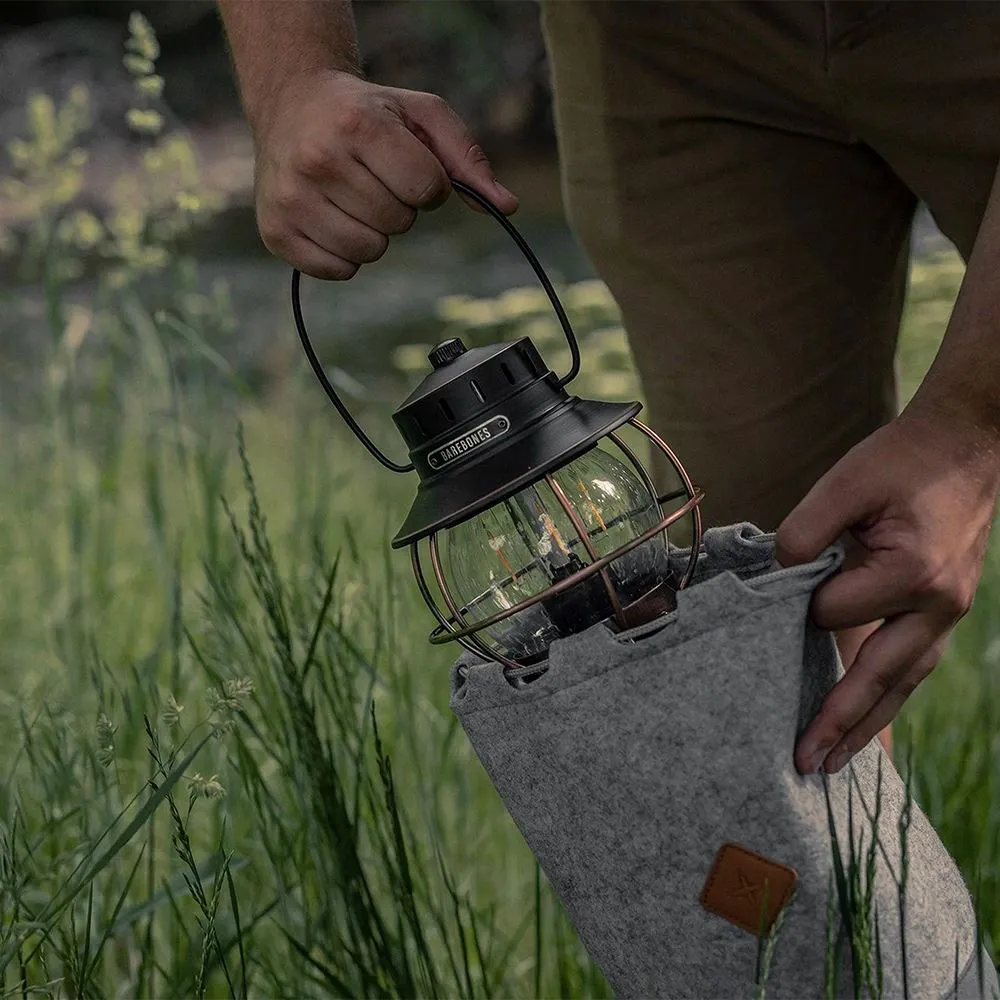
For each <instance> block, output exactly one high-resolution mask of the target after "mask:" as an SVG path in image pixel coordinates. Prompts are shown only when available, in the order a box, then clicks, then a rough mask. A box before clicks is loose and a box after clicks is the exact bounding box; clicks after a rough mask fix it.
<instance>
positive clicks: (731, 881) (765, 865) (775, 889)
mask: <svg viewBox="0 0 1000 1000" xmlns="http://www.w3.org/2000/svg"><path fill="white" fill-rule="evenodd" d="M797 878H798V875H797V874H796V872H795V869H794V868H789V867H788V865H782V864H779V863H778V862H777V861H770V860H768V859H767V858H765V857H762V856H761V855H760V854H756V853H754V852H753V851H748V850H747V849H746V848H745V847H741V846H740V845H739V844H733V843H727V844H723V845H722V847H720V848H719V853H718V854H717V855H716V856H715V863H714V864H713V865H712V870H711V871H710V872H709V873H708V878H707V879H706V881H705V887H704V888H703V889H702V890H701V905H702V906H704V907H705V909H706V910H708V911H709V912H710V913H715V914H716V915H718V916H720V917H722V918H723V919H724V920H728V921H729V922H730V923H732V924H735V925H736V926H737V927H741V928H742V929H743V930H745V931H748V932H749V933H751V934H753V935H754V936H755V937H756V936H757V935H758V934H759V933H760V932H761V931H762V930H763V933H764V934H767V933H768V932H769V931H770V930H771V927H772V925H773V924H774V921H775V919H776V918H777V916H778V914H779V913H780V912H781V908H782V907H783V906H784V905H785V903H786V902H787V901H788V897H789V895H790V894H791V891H792V889H793V888H794V887H795V882H796V879H797ZM765 889H766V904H765Z"/></svg>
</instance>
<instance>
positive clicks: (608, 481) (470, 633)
mask: <svg viewBox="0 0 1000 1000" xmlns="http://www.w3.org/2000/svg"><path fill="white" fill-rule="evenodd" d="M452 186H453V187H454V188H455V190H457V191H459V192H461V193H462V194H463V195H465V196H466V197H467V198H470V199H472V200H473V201H475V202H476V203H477V204H479V205H480V206H481V207H482V208H483V209H484V210H485V211H486V212H488V213H489V214H490V215H492V216H493V217H494V218H495V219H496V220H497V222H499V223H500V225H501V226H503V227H504V229H505V230H506V231H507V233H508V234H509V235H510V236H511V237H512V239H513V240H514V242H515V243H516V244H517V246H518V248H519V249H520V250H521V252H522V253H523V254H524V256H525V257H526V258H527V260H528V262H529V264H530V265H531V267H532V269H533V270H534V272H535V274H536V276H537V277H538V279H539V281H540V282H541V285H542V287H543V288H544V290H545V292H546V294H547V295H548V297H549V300H550V302H551V303H552V306H553V309H554V310H555V313H556V316H557V317H558V319H559V322H560V325H561V326H562V329H563V332H564V333H565V336H566V340H567V343H568V344H569V348H570V354H571V359H572V360H571V367H570V370H569V372H568V373H567V374H566V375H563V376H562V377H559V376H557V375H555V374H554V373H553V372H552V371H550V370H549V368H548V366H547V365H546V364H545V362H544V361H543V359H542V357H541V355H540V354H539V352H538V351H537V349H536V348H535V346H534V344H533V343H532V342H531V340H530V339H529V338H528V337H522V338H521V339H520V340H516V341H512V342H505V343H499V344H491V345H489V346H487V347H472V348H467V347H466V345H465V344H464V343H462V341H461V340H458V339H451V340H446V341H444V342H443V343H441V344H439V345H438V346H437V347H435V348H434V349H433V350H432V351H431V352H430V354H429V355H428V361H429V362H430V367H431V371H430V372H429V374H428V375H427V376H426V377H425V378H424V380H423V381H422V382H421V383H420V385H419V386H417V388H416V389H415V390H414V391H413V392H412V393H411V394H410V395H409V397H407V399H406V400H405V401H404V402H403V403H402V404H401V405H400V406H399V408H398V409H397V410H396V411H395V413H394V414H393V421H394V423H395V425H396V427H397V429H398V430H399V432H400V434H401V435H402V437H403V440H404V441H405V442H406V445H407V448H408V450H409V457H410V461H409V463H408V464H407V465H400V464H398V463H396V462H393V461H392V460H390V459H389V458H387V457H386V456H385V455H384V454H383V453H382V452H381V451H380V450H379V449H378V448H377V447H376V445H375V444H374V442H372V441H371V440H370V438H369V437H368V436H367V435H366V434H365V432H364V431H363V430H362V429H361V427H360V426H359V425H358V423H357V421H356V420H355V419H354V417H353V416H352V415H351V413H350V412H349V411H348V410H347V408H346V407H345V405H344V403H343V401H342V400H341V399H340V397H339V396H338V395H337V392H336V390H335V389H334V387H333V385H332V384H331V383H330V380H329V379H328V378H327V376H326V373H325V372H324V370H323V366H322V365H321V364H320V361H319V359H318V358H317V356H316V353H315V351H314V350H313V347H312V344H311V342H310V340H309V336H308V334H307V332H306V329H305V324H304V321H303V317H302V310H301V304H300V301H299V281H300V274H299V272H298V271H294V272H293V274H292V311H293V315H294V318H295V325H296V328H297V330H298V333H299V337H300V339H301V341H302V346H303V349H304V350H305V353H306V356H307V357H308V359H309V362H310V364H311V366H312V368H313V371H314V372H315V374H316V377H317V378H318V379H319V381H320V383H321V385H322V386H323V388H324V390H325V391H326V393H327V395H328V396H329V397H330V400H331V401H332V403H333V404H334V406H335V407H336V409H337V410H338V412H339V413H340V415H341V416H342V417H343V419H344V420H345V422H346V423H347V425H348V427H350V429H351V431H352V432H353V433H354V434H355V436H356V437H357V438H358V439H359V440H360V441H361V443H362V444H363V445H364V446H365V447H366V448H367V449H368V451H369V452H370V453H371V454H372V455H373V456H374V457H375V458H376V459H377V460H378V461H379V462H381V463H382V465H384V466H385V467H386V468H388V469H390V470H391V471H393V472H399V473H406V472H411V471H414V470H415V471H416V473H417V476H418V480H419V482H418V485H417V493H416V497H415V499H414V501H413V505H412V507H411V508H410V511H409V513H408V514H407V516H406V519H405V520H404V522H403V524H402V526H401V527H400V529H399V531H398V532H397V534H396V536H395V538H394V539H393V541H392V547H393V548H402V547H405V546H408V547H409V549H410V557H411V561H412V565H413V571H414V575H415V577H416V581H417V586H418V587H419V588H420V592H421V594H422V596H423V598H424V600H425V601H426V603H427V605H428V607H429V608H430V610H431V613H432V614H433V615H434V617H435V619H436V620H437V626H436V627H435V628H434V630H433V631H432V632H431V634H430V637H429V638H430V641H431V642H432V643H435V644H439V643H443V642H451V641H457V642H458V643H460V644H461V645H462V646H464V647H465V648H466V649H469V650H471V651H472V652H474V653H476V654H478V655H480V656H483V657H486V658H487V659H490V660H496V661H499V662H500V663H502V664H503V665H504V667H505V668H508V669H516V668H529V667H530V666H531V665H533V664H537V663H539V662H540V661H542V660H544V659H545V657H546V656H547V654H548V649H549V646H550V644H551V643H552V641H553V640H555V639H557V638H559V637H561V636H566V635H569V634H572V633H575V632H579V631H581V630H583V629H586V628H589V627H591V626H593V625H596V624H597V623H599V622H605V623H606V624H607V625H608V627H610V628H612V629H615V630H618V631H620V630H624V629H628V628H631V627H634V626H636V625H640V624H645V623H647V622H649V621H650V620H652V619H653V618H655V617H656V616H658V615H661V614H663V613H665V612H667V611H670V610H672V609H673V608H674V607H675V606H676V598H675V592H676V591H677V590H678V589H680V588H682V587H684V586H685V585H686V584H687V583H688V582H689V581H690V580H691V577H692V575H693V572H694V567H695V563H696V560H697V556H698V551H699V547H700V541H701V530H702V529H701V515H700V511H699V508H698V504H699V503H700V501H701V499H702V496H703V492H702V491H701V490H700V489H697V488H696V487H695V486H693V485H692V483H691V480H690V478H689V477H688V474H687V472H686V471H685V470H684V467H683V466H682V465H681V463H680V461H679V460H678V458H677V456H676V455H675V454H674V453H673V451H671V449H670V447H669V446H668V445H667V443H666V442H665V441H663V440H662V439H661V438H660V437H659V436H658V435H657V434H656V433H655V432H654V431H652V430H651V429H650V428H649V427H647V426H646V425H645V424H643V423H642V422H641V421H639V420H638V419H637V414H638V413H639V410H640V409H641V404H640V403H638V402H625V403H613V402H605V401H599V400H593V399H582V398H580V397H578V396H572V395H570V394H569V393H568V392H567V391H566V386H567V385H568V384H569V383H570V382H571V381H572V380H573V379H574V378H575V377H576V376H577V375H578V374H579V371H580V351H579V346H578V344H577V341H576V336H575V335H574V333H573V329H572V326H571V325H570V322H569V318H568V317H567V315H566V312H565V310H564V309H563V307H562V304H561V302H560V301H559V298H558V296H557V295H556V292H555V289H554V288H553V286H552V283H551V282H550V281H549V279H548V276H547V275H546V274H545V271H544V270H543V268H542V266H541V264H540V263H539V262H538V259H537V258H536V257H535V255H534V253H533V252H532V250H531V248H530V247H529V246H528V245H527V243H526V242H525V240H524V238H523V237H522V236H521V234H520V233H519V232H518V231H517V229H516V228H515V227H514V226H513V224H512V223H511V222H510V221H509V220H508V219H507V218H506V217H505V216H504V215H503V214H502V213H500V212H499V211H498V210H497V209H495V208H494V207H493V206H492V205H491V204H490V203H489V202H488V201H487V200H486V199H485V198H483V197H481V196H480V195H479V194H477V193H476V192H475V191H474V190H472V189H471V188H469V187H467V186H466V185H464V184H461V183H459V182H458V181H452ZM626 425H629V426H631V427H634V428H636V429H637V430H638V431H640V432H641V433H642V434H643V435H644V436H645V437H646V438H647V439H648V441H649V442H650V444H651V445H652V446H653V447H654V448H655V449H657V450H659V451H660V452H661V453H662V454H663V455H664V456H665V457H666V459H667V461H668V462H669V463H670V465H671V466H672V467H673V469H674V470H675V471H676V473H677V476H678V477H679V481H680V483H681V484H682V485H681V486H680V488H678V489H676V490H674V491H672V492H669V493H667V494H664V495H657V491H656V489H655V488H654V486H653V483H652V480H651V479H650V476H649V474H648V473H647V472H646V470H645V468H644V467H643V465H642V463H641V462H640V460H639V459H638V457H637V456H636V454H635V452H634V451H633V449H632V448H631V447H630V446H629V444H628V443H627V442H626V441H625V440H624V439H623V437H622V436H621V430H622V429H623V428H624V427H625V426H626ZM687 516H690V519H691V525H692V527H691V537H690V538H689V539H688V541H689V542H690V552H689V556H688V559H687V562H686V564H685V567H684V569H683V572H680V571H679V570H678V569H676V568H675V564H674V561H673V560H672V559H671V558H670V553H671V549H670V544H671V543H670V541H669V538H668V529H669V528H670V527H671V526H672V525H674V524H676V523H677V522H678V521H680V519H681V518H684V517H687ZM421 549H424V551H425V554H422V552H421ZM427 563H429V565H430V571H431V575H432V576H433V580H434V585H435V587H436V589H437V590H438V592H439V594H440V603H439V601H438V600H436V599H435V598H434V596H433V594H432V588H431V585H430V583H429V582H428V579H427V572H426V569H425V566H426V565H427ZM442 605H443V606H442ZM525 672H526V671H525V669H519V670H518V675H523V674H524V673H525Z"/></svg>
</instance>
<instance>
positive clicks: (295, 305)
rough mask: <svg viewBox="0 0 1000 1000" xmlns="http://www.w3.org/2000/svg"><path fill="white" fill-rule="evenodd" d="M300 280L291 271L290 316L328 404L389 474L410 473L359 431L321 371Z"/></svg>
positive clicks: (299, 277)
mask: <svg viewBox="0 0 1000 1000" xmlns="http://www.w3.org/2000/svg"><path fill="white" fill-rule="evenodd" d="M301 278H302V273H301V272H300V271H298V270H293V271H292V315H293V316H294V317H295V329H296V330H298V332H299V340H301V341H302V349H303V350H304V351H305V352H306V357H307V358H308V359H309V364H310V365H312V370H313V372H314V373H315V375H316V378H318V379H319V384H320V385H321V386H323V390H324V391H325V392H326V394H327V396H329V397H330V402H331V403H333V405H334V406H335V407H336V408H337V412H338V413H339V414H340V415H341V417H343V418H344V423H345V424H347V426H348V427H350V429H351V430H352V431H353V432H354V436H355V437H356V438H357V439H358V440H359V441H360V442H361V443H362V444H363V445H364V446H365V447H366V448H367V449H368V450H369V451H370V452H371V453H372V455H373V456H374V457H375V458H376V459H378V461H379V462H381V463H382V464H383V465H384V466H385V467H386V468H387V469H388V470H389V471H390V472H412V471H413V463H412V462H409V463H407V464H406V465H400V464H399V463H398V462H394V461H393V460H392V459H391V458H388V457H387V456H385V455H383V454H382V452H381V451H379V449H378V445H376V444H375V442H374V441H372V439H371V438H370V437H369V436H368V435H367V434H366V433H365V432H364V431H363V430H362V429H361V425H360V424H359V423H358V422H357V420H355V419H354V417H353V416H352V415H351V411H350V410H349V409H348V408H347V407H346V406H345V405H344V402H343V400H342V399H341V398H340V396H338V395H337V390H336V389H334V387H333V383H332V382H331V381H330V379H329V378H327V375H326V372H325V371H324V370H323V365H322V364H321V363H320V360H319V358H317V357H316V352H315V351H314V350H313V345H312V342H311V341H310V340H309V334H308V333H306V324H305V320H303V318H302V303H301V302H300V301H299V281H300V280H301Z"/></svg>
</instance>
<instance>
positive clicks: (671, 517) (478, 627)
mask: <svg viewBox="0 0 1000 1000" xmlns="http://www.w3.org/2000/svg"><path fill="white" fill-rule="evenodd" d="M628 423H629V424H630V425H631V426H632V427H634V428H636V430H638V431H641V432H642V433H643V434H644V435H645V436H646V437H647V438H648V439H649V441H650V442H652V444H653V445H654V446H655V447H657V448H658V449H659V450H660V452H661V453H662V454H663V455H665V456H666V458H667V460H668V461H669V462H670V464H671V465H672V466H673V467H674V469H675V470H676V472H677V474H678V476H679V477H680V480H681V482H682V483H683V486H682V487H681V488H679V489H677V490H674V491H673V492H671V493H667V494H664V495H662V496H661V495H657V492H656V488H655V487H654V486H653V482H652V480H651V479H650V477H649V473H648V472H647V471H646V469H645V467H644V466H643V465H642V463H641V462H640V461H639V459H638V458H637V457H636V455H635V452H633V451H632V449H631V448H630V447H629V446H628V445H627V444H626V443H625V442H624V441H623V440H622V439H621V436H620V435H619V434H617V433H616V432H614V431H612V432H611V433H610V434H608V435H607V437H608V439H609V440H610V441H612V442H613V443H614V444H615V445H616V446H617V447H618V449H619V450H620V451H621V452H622V454H624V455H625V457H626V459H627V460H628V462H629V464H630V465H631V466H632V468H633V469H634V470H635V471H636V472H637V473H638V475H639V478H640V479H641V480H642V482H643V483H644V484H645V486H646V488H647V489H648V490H649V492H650V495H651V496H653V497H655V498H656V502H657V504H658V505H659V507H660V513H661V514H663V504H664V503H666V502H667V501H669V500H676V499H679V498H680V497H685V498H686V499H685V502H684V503H683V504H682V505H681V506H680V507H678V508H677V509H676V510H673V511H670V512H669V513H667V514H663V516H662V517H661V519H660V521H659V522H658V523H657V524H655V525H654V526H653V527H652V528H649V529H647V530H646V531H644V532H643V533H642V534H640V535H637V536H636V537H635V538H633V539H630V540H629V541H628V542H626V543H625V544H624V545H620V546H619V547H618V548H617V549H615V550H614V551H613V552H609V553H608V554H607V555H604V556H600V557H598V555H597V550H596V549H595V548H594V545H593V542H592V540H591V532H589V531H588V529H587V528H586V526H585V525H584V523H583V521H582V520H581V519H580V517H579V514H577V512H576V510H575V509H574V508H573V505H572V503H571V502H570V500H569V498H568V497H567V496H566V494H565V493H564V492H563V489H562V487H561V486H560V485H559V484H558V483H557V482H556V480H555V479H554V478H553V476H552V473H551V472H549V473H546V475H545V476H544V478H543V480H542V481H543V482H545V483H547V484H548V485H549V487H550V488H551V490H552V492H553V493H554V494H555V497H556V500H557V501H558V502H559V504H560V506H561V507H562V509H563V510H564V511H565V513H566V516H567V517H568V518H569V520H570V522H571V523H572V525H573V527H574V529H575V530H576V533H577V538H578V541H579V543H580V545H581V546H582V547H583V550H584V551H585V552H586V553H587V554H588V555H589V556H590V562H589V563H588V564H587V565H586V566H584V568H583V569H581V570H578V571H577V572H576V573H573V574H572V575H571V576H568V577H566V578H565V579H564V580H560V581H559V582H557V583H554V584H552V586H550V587H547V588H546V589H545V590H542V591H540V592H539V593H537V594H535V595H534V596H533V597H528V598H525V600H523V601H520V602H519V603H517V604H514V605H513V606H511V607H510V608H505V609H504V610H502V611H498V612H496V613H495V614H492V615H489V616H488V617H486V618H484V619H483V620H482V621H479V622H475V623H473V624H469V622H467V621H466V619H465V614H467V613H468V610H469V607H470V605H472V604H475V603H476V602H478V601H479V600H481V599H483V598H484V597H485V594H484V595H480V596H479V597H476V598H474V599H473V600H472V601H471V602H469V603H468V604H467V605H466V606H465V607H464V608H460V607H459V606H458V603H457V602H456V600H455V598H454V595H453V594H452V593H451V590H450V588H449V587H448V583H447V581H446V580H445V576H444V569H443V567H442V565H441V557H440V552H439V549H438V544H437V532H434V533H432V534H431V535H430V536H428V538H427V546H428V550H429V553H430V562H431V567H432V570H433V573H434V579H435V581H436V583H437V586H438V589H439V590H440V592H441V596H442V598H443V599H444V603H445V605H446V607H447V610H448V614H445V612H443V611H442V610H441V608H439V607H438V605H437V602H436V601H435V600H434V597H433V595H432V594H431V590H430V587H429V586H428V584H427V580H426V578H425V576H424V571H423V566H422V564H421V561H420V551H419V545H420V541H416V542H413V543H412V544H411V545H410V556H411V560H412V563H413V574H414V576H415V577H416V580H417V586H418V587H419V588H420V593H421V595H422V597H423V599H424V601H425V602H426V604H427V606H428V607H429V608H430V610H431V613H432V614H433V615H434V617H435V619H436V620H437V622H438V624H437V626H436V627H435V628H434V629H432V631H431V633H430V636H429V638H430V641H431V643H433V644H434V645H442V644H444V643H448V642H458V643H459V644H460V645H461V646H463V647H464V648H465V649H467V650H469V652H472V653H475V654H476V655H477V656H480V657H484V658H485V659H487V660H492V661H496V662H498V663H500V664H502V665H503V667H504V668H505V669H506V670H518V671H519V672H520V671H521V670H522V669H523V668H524V664H520V663H518V662H516V661H515V660H511V659H509V658H508V657H506V656H504V655H503V654H502V653H500V651H499V650H497V649H496V648H494V647H492V646H491V645H490V644H489V643H488V642H487V641H486V640H485V639H484V638H483V637H482V636H480V635H479V633H480V632H481V631H482V630H483V629H485V628H489V627H490V626H492V625H495V624H497V623H498V622H501V621H504V620H505V619H507V618H510V617H512V616H513V615H516V614H518V613H519V612H521V611H524V610H525V609H527V608H530V607H532V606H533V605H535V604H538V603H539V602H540V601H543V600H547V599H548V598H550V597H555V596H556V595H557V594H560V593H562V592H563V591H566V590H569V589H570V588H571V587H574V586H576V585H577V584H578V583H580V582H581V581H582V580H585V579H586V578H587V577H590V576H592V575H593V574H594V573H599V574H600V576H601V580H602V582H603V583H604V587H605V589H606V591H607V594H608V599H609V601H610V603H611V607H612V608H613V609H614V614H613V616H612V617H613V618H614V619H615V624H616V626H617V627H618V628H619V629H626V628H632V627H634V626H636V625H641V624H645V623H646V622H647V621H649V620H650V619H651V618H654V617H656V614H658V613H659V612H658V611H657V610H656V607H657V604H656V602H655V601H653V602H648V601H647V598H648V597H649V596H650V594H647V595H645V596H644V597H642V598H640V599H639V600H638V601H633V602H632V604H631V605H629V606H627V607H626V606H623V605H622V602H621V599H620V596H619V594H618V593H617V591H616V590H615V587H614V584H613V583H612V581H611V576H610V574H609V573H608V571H607V567H608V565H609V564H610V563H612V562H614V561H615V560H616V559H618V558H619V557H621V556H623V555H625V554H626V553H628V552H631V551H632V550H633V549H635V548H638V547H639V546H640V545H643V544H644V543H645V542H648V541H649V540H650V539H651V538H653V537H654V536H656V535H658V534H660V533H661V532H662V533H663V537H664V543H665V544H666V545H667V549H668V552H669V539H668V536H667V529H668V528H669V527H670V526H671V525H672V524H675V523H676V522H677V521H679V520H680V519H681V518H682V517H685V516H686V515H687V514H691V515H692V521H693V527H694V530H693V533H692V538H691V554H690V556H689V558H688V562H687V566H686V568H685V570H684V574H683V576H682V577H681V579H680V581H679V583H678V585H677V589H678V590H681V589H682V588H684V587H686V586H687V585H688V584H689V583H690V582H691V578H692V576H693V575H694V570H695V566H696V564H697V561H698V553H699V550H700V549H701V537H702V523H701V510H700V507H699V504H700V503H701V500H702V498H703V497H704V495H705V494H704V491H703V490H701V489H700V488H698V487H696V486H694V485H693V484H692V482H691V479H690V477H689V476H688V474H687V471H686V470H685V469H684V466H683V465H681V462H680V460H679V459H678V458H677V456H676V455H675V454H674V452H673V450H672V449H671V448H670V446H669V445H668V444H667V443H666V442H665V441H664V440H663V439H662V438H661V437H660V436H659V435H658V434H657V433H656V432H655V431H653V430H651V429H650V428H649V427H647V426H646V425H645V424H644V423H642V421H640V420H637V419H636V418H634V417H633V418H632V419H631V420H629V421H628ZM555 471H558V470H555ZM503 582H504V583H506V582H510V578H508V579H507V580H505V581H503ZM659 586H660V585H658V586H657V587H655V588H654V591H655V590H657V589H659ZM651 593H652V592H651ZM637 607H638V611H639V613H638V614H637V613H636V610H637ZM643 611H645V614H643ZM630 612H631V614H630Z"/></svg>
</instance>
